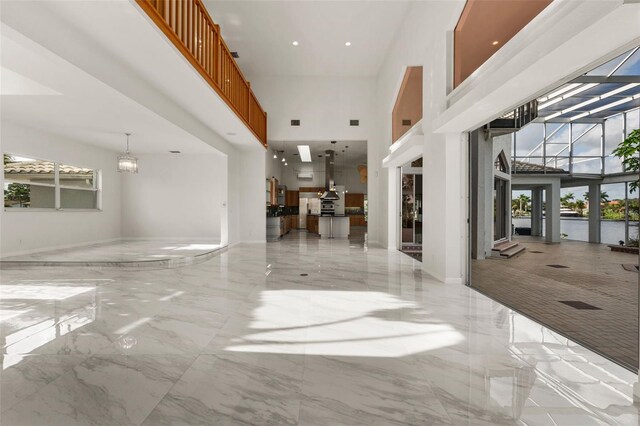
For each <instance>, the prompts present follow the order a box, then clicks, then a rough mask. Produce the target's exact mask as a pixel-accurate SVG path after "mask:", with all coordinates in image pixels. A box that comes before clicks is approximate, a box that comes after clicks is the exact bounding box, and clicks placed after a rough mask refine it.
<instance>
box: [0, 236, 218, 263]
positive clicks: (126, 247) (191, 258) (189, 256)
mask: <svg viewBox="0 0 640 426" xmlns="http://www.w3.org/2000/svg"><path fill="white" fill-rule="evenodd" d="M223 248H224V247H223V246H222V245H221V244H220V243H219V242H216V241H204V240H197V239H167V240H163V239H152V240H144V239H143V240H127V239H123V240H117V241H110V242H105V243H99V244H92V245H86V246H78V247H70V248H66V249H59V250H43V251H39V252H35V253H29V254H22V255H16V256H4V257H2V258H0V268H2V269H10V268H24V267H34V266H35V267H42V266H76V265H77V266H95V267H132V268H142V267H154V266H160V267H175V266H183V265H187V264H192V263H196V261H202V260H207V259H208V258H210V257H212V256H213V255H215V254H216V253H217V252H218V251H219V250H221V249H223Z"/></svg>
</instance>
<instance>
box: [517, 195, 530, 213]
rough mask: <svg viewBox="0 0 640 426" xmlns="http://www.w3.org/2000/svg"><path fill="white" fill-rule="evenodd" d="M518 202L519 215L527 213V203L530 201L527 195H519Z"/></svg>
mask: <svg viewBox="0 0 640 426" xmlns="http://www.w3.org/2000/svg"><path fill="white" fill-rule="evenodd" d="M518 201H519V203H520V214H522V213H526V212H528V211H529V201H531V198H530V197H529V196H528V195H525V194H520V196H519V197H518Z"/></svg>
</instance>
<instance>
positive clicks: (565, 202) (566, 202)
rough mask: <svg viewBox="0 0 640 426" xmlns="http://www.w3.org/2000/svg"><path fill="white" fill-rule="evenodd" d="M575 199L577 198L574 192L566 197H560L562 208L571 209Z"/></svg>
mask: <svg viewBox="0 0 640 426" xmlns="http://www.w3.org/2000/svg"><path fill="white" fill-rule="evenodd" d="M575 198H576V197H575V196H574V195H573V192H569V193H568V194H567V195H565V196H564V197H560V204H561V205H562V207H567V208H571V205H572V204H573V203H572V201H573V200H574V199H575Z"/></svg>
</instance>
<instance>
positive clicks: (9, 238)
mask: <svg viewBox="0 0 640 426" xmlns="http://www.w3.org/2000/svg"><path fill="white" fill-rule="evenodd" d="M0 136H1V137H0V140H1V141H2V145H1V149H2V152H3V153H11V154H21V155H24V156H31V157H34V158H37V159H42V160H50V161H57V162H61V163H67V164H71V165H75V166H82V167H91V168H94V169H101V170H102V211H95V212H94V211H91V212H86V211H84V212H72V211H25V210H26V209H25V210H20V211H4V209H2V210H0V224H1V225H0V228H1V238H0V239H1V240H2V243H1V249H0V250H1V252H2V253H1V255H2V256H7V255H11V254H16V253H23V252H30V251H36V250H40V249H45V248H54V247H64V246H71V245H78V244H83V243H90V242H97V241H105V240H111V239H115V238H119V237H120V176H119V174H118V173H117V171H116V157H117V153H115V152H112V151H107V150H103V149H100V148H96V147H93V146H90V145H86V144H83V143H81V142H77V141H72V140H67V139H63V138H60V137H58V136H55V135H52V134H48V133H43V132H40V131H36V130H33V129H28V128H25V127H21V126H17V125H13V124H10V123H7V122H2V128H1V132H0Z"/></svg>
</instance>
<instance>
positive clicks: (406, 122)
mask: <svg viewBox="0 0 640 426" xmlns="http://www.w3.org/2000/svg"><path fill="white" fill-rule="evenodd" d="M402 125H403V126H411V120H402Z"/></svg>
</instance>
